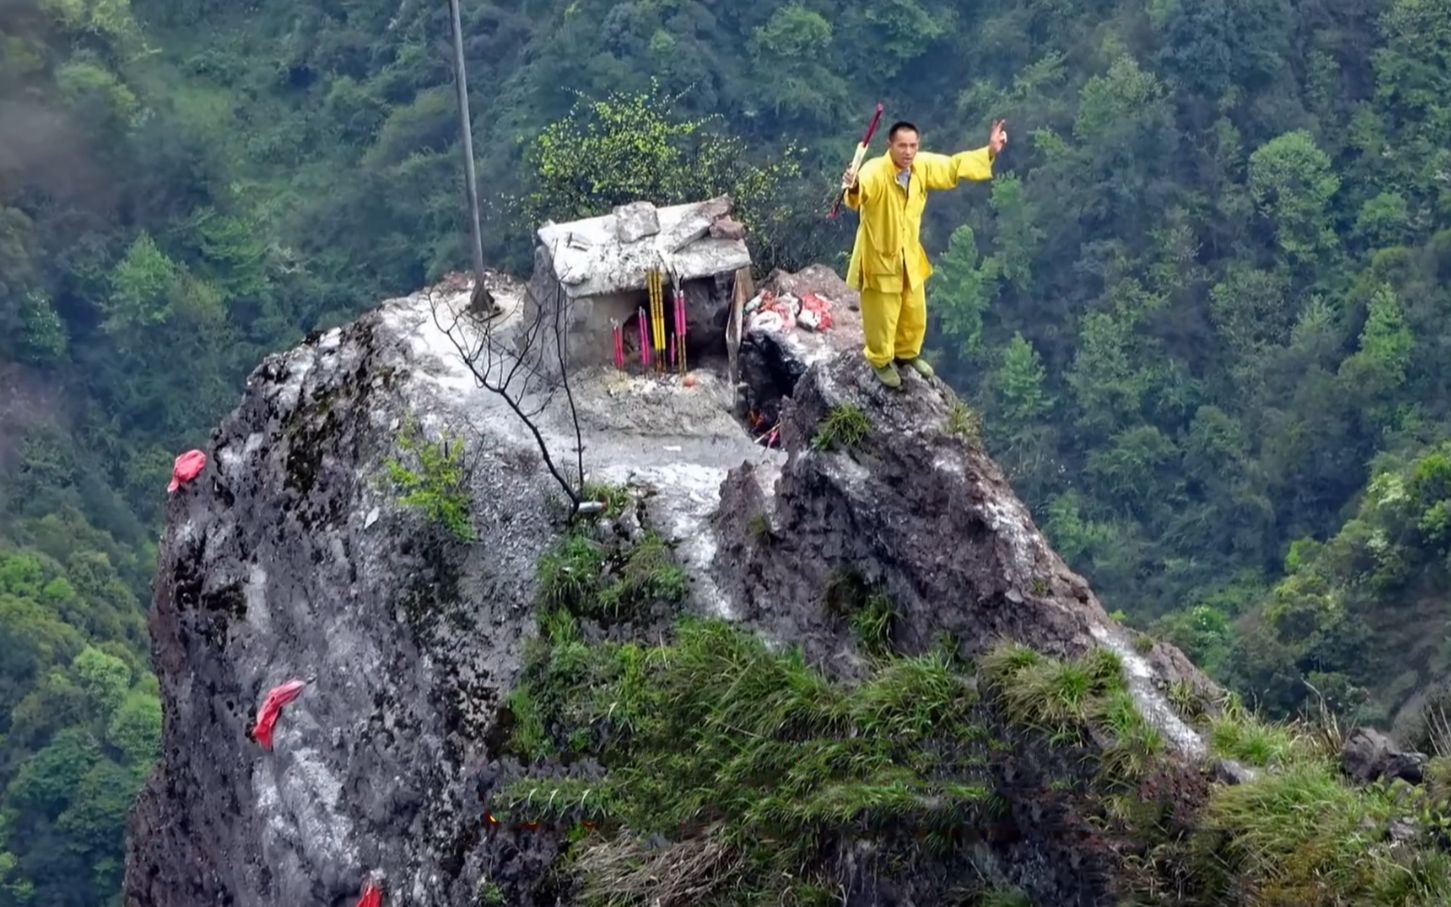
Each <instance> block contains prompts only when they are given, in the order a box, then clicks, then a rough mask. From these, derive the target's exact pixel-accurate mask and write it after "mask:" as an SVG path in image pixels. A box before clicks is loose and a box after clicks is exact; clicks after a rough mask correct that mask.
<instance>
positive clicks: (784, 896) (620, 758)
mask: <svg viewBox="0 0 1451 907" xmlns="http://www.w3.org/2000/svg"><path fill="white" fill-rule="evenodd" d="M550 621H551V626H556V625H557V623H558V619H557V618H550ZM556 629H558V628H557V626H556ZM551 636H552V637H555V638H558V639H561V640H563V642H561V643H558V644H555V645H554V646H553V648H551V649H548V650H540V651H539V652H537V653H536V654H537V656H538V657H537V658H536V659H534V660H533V661H531V663H530V664H529V665H527V666H526V669H525V677H524V688H525V689H528V690H529V691H530V696H531V702H533V703H536V704H538V705H539V706H540V723H541V724H542V725H543V726H544V727H545V728H547V729H548V733H549V734H550V736H551V738H552V740H553V744H554V747H555V748H556V749H560V748H562V747H563V746H564V745H565V742H566V741H568V740H569V739H570V738H571V736H572V735H574V734H577V733H578V732H579V731H580V729H587V730H588V733H589V734H591V735H592V741H593V748H592V752H593V753H594V754H595V755H596V756H597V758H599V760H600V761H601V762H602V763H603V764H604V766H605V768H606V772H605V774H604V775H603V777H600V778H594V779H581V778H567V779H560V778H525V779H522V780H520V781H517V782H515V783H513V784H511V785H510V786H509V787H507V788H506V789H505V790H504V791H503V792H502V793H501V795H500V799H499V806H500V807H501V808H502V809H505V810H507V811H508V812H509V814H510V815H512V816H515V817H517V818H518V819H520V820H523V821H539V820H542V819H548V820H552V821H558V822H561V823H567V822H575V821H579V820H581V819H587V820H589V821H590V822H593V823H597V825H598V833H597V834H594V835H591V836H590V837H589V838H587V839H585V840H583V841H581V842H579V845H578V846H577V849H576V860H575V867H576V869H577V871H578V872H579V873H580V874H581V879H580V882H581V891H582V895H581V903H585V904H645V903H651V902H653V901H654V900H655V899H656V898H662V899H663V900H665V901H669V897H667V896H666V895H669V894H670V893H671V892H676V893H680V892H686V891H688V892H690V893H691V894H690V897H689V898H688V899H686V900H682V901H680V902H681V903H700V904H726V903H732V904H734V903H804V902H810V900H811V898H810V894H811V892H812V891H817V890H820V891H828V890H830V889H831V887H832V886H831V885H830V884H829V882H830V879H829V878H828V876H829V874H830V868H829V867H830V865H831V861H830V860H829V858H828V857H829V854H830V852H831V848H830V846H829V844H830V841H831V840H832V838H833V836H837V837H840V836H844V835H852V836H863V835H867V836H878V837H880V838H881V839H883V840H884V841H891V840H895V838H896V837H897V836H902V837H904V838H906V839H909V840H910V838H911V836H912V835H913V834H914V833H915V832H916V831H917V830H922V829H925V830H926V831H927V832H928V833H929V834H934V835H936V840H937V841H938V842H950V841H951V838H952V835H954V834H956V833H957V832H958V831H959V830H960V829H962V828H963V827H964V825H970V824H971V823H973V822H975V821H977V820H978V819H979V818H980V817H981V816H982V815H983V810H984V809H985V806H986V804H987V802H988V800H989V796H990V791H989V790H988V788H987V787H986V786H985V784H984V783H983V776H982V774H981V769H979V768H977V767H975V763H973V762H972V760H970V759H969V756H970V755H971V753H970V749H971V747H970V746H969V745H967V744H965V743H964V742H963V741H966V740H979V739H980V738H981V735H980V733H975V730H976V729H975V728H974V727H973V725H972V716H973V714H974V709H975V707H976V703H977V700H976V697H975V695H974V692H973V689H972V686H971V685H970V683H969V682H968V681H967V679H966V678H964V677H962V676H961V675H960V674H958V673H957V672H956V671H955V670H954V667H953V664H952V662H951V661H950V660H949V659H948V658H947V657H946V656H944V655H942V654H941V653H933V654H929V655H926V656H922V657H920V658H903V659H894V660H891V661H889V662H886V663H884V664H883V665H882V666H881V667H880V668H879V670H878V671H877V672H876V673H875V674H874V675H873V676H872V677H871V678H869V679H868V680H866V681H865V682H863V683H861V684H860V685H859V686H856V687H847V686H844V685H841V684H837V683H834V682H832V681H830V680H828V679H826V678H825V677H823V676H822V675H820V674H819V673H817V672H816V671H814V670H813V669H811V668H809V667H808V666H807V665H806V663H805V661H804V659H803V658H802V656H801V653H800V652H799V651H794V650H793V651H788V652H784V653H775V652H771V651H769V650H767V649H766V647H765V646H764V645H763V644H762V643H761V642H760V641H758V640H757V639H756V638H755V637H753V636H751V635H749V634H747V633H744V632H742V631H740V630H738V629H736V628H734V627H732V626H730V625H728V624H726V623H724V622H718V621H701V620H694V619H688V620H684V621H683V622H682V623H681V624H680V625H679V627H678V631H677V638H676V640H675V642H674V643H672V644H670V645H658V646H649V647H642V646H638V645H633V644H625V645H622V644H615V643H602V644H598V645H594V646H584V645H582V644H580V643H579V642H578V640H577V639H575V638H574V637H573V636H571V635H570V634H569V633H568V632H554V633H552V634H551ZM581 650H582V651H581ZM561 657H564V658H566V659H569V660H570V661H571V663H570V664H569V665H568V666H567V667H566V668H565V669H563V670H561V669H560V668H559V667H558V666H557V665H556V664H555V662H556V661H557V660H559V659H560V658H561ZM581 668H582V670H581ZM651 835H659V836H663V838H664V840H665V841H666V844H665V845H664V846H663V847H660V846H656V847H652V848H649V849H646V848H643V847H642V846H641V844H640V842H641V841H642V840H644V839H645V838H648V837H650V836H651ZM657 840H658V839H657ZM902 846H903V847H905V848H910V847H913V846H916V843H915V842H910V843H904V844H903V845H902ZM944 846H947V845H944ZM661 851H664V852H666V853H668V854H669V855H670V856H669V858H668V859H666V858H665V857H663V856H662V855H661ZM904 852H905V851H904ZM687 868H689V871H686V869H687ZM823 903H829V901H827V902H823Z"/></svg>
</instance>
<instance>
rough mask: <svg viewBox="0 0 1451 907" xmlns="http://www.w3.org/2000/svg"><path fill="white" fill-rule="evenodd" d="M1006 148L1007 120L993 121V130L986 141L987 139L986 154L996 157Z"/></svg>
mask: <svg viewBox="0 0 1451 907" xmlns="http://www.w3.org/2000/svg"><path fill="white" fill-rule="evenodd" d="M1007 146H1008V121H1007V120H994V121H993V130H992V132H991V133H989V135H988V139H987V147H988V152H989V153H990V154H991V155H992V156H993V157H997V156H998V155H999V154H1002V151H1003V149H1004V148H1006V147H1007Z"/></svg>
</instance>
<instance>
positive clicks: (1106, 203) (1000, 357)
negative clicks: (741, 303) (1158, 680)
mask: <svg viewBox="0 0 1451 907" xmlns="http://www.w3.org/2000/svg"><path fill="white" fill-rule="evenodd" d="M445 17H446V7H445V6H444V5H443V4H439V3H431V2H430V3H425V2H421V0H401V2H387V3H384V2H378V0H310V2H306V3H301V4H298V3H284V2H281V0H251V2H248V3H242V4H236V3H222V2H219V0H180V2H162V0H133V2H130V3H128V0H15V2H9V3H6V4H4V5H3V7H0V379H3V381H4V386H5V387H6V388H7V390H8V391H11V393H10V394H9V397H10V399H9V400H7V401H0V646H3V653H4V657H3V659H0V697H3V699H4V706H5V707H4V708H3V709H0V741H3V742H0V904H3V905H9V904H15V905H26V907H31V905H34V907H40V905H68V904H94V903H104V902H106V899H107V898H109V897H112V893H113V892H114V891H115V890H116V886H115V878H116V863H115V859H116V857H117V855H119V853H120V845H119V842H120V837H121V833H122V831H121V829H122V812H123V809H122V807H120V806H118V804H120V803H122V802H124V800H125V798H126V797H128V796H129V793H130V792H131V791H134V789H135V787H136V785H137V783H138V780H137V779H138V778H139V777H140V775H141V773H142V771H143V769H142V766H144V764H145V763H146V762H147V761H148V759H149V758H150V757H151V754H152V753H154V747H155V734H154V723H155V715H156V711H157V706H156V701H155V694H154V690H153V688H152V687H151V686H150V680H149V678H148V676H147V674H146V670H145V667H146V645H145V639H144V632H143V624H142V603H143V602H144V601H145V598H146V595H147V583H148V580H149V573H150V570H151V565H152V561H153V558H154V545H153V540H154V538H155V530H156V527H157V524H158V521H159V519H160V513H161V507H162V505H163V503H164V497H165V495H164V491H163V489H164V487H165V483H166V476H167V472H168V470H169V467H170V463H171V459H172V457H174V456H175V454H176V453H178V452H179V451H180V450H183V449H185V448H187V447H191V446H203V445H204V442H205V439H206V432H207V431H208V429H209V427H210V426H211V425H212V424H214V422H215V421H216V420H217V419H218V417H219V416H220V415H221V414H222V413H223V412H224V411H225V410H226V409H227V408H228V407H229V406H231V405H232V404H233V403H234V401H235V400H236V399H237V397H238V394H239V392H240V388H241V381H242V379H243V377H244V376H245V375H246V373H247V371H248V370H249V369H250V368H251V367H252V366H253V365H254V364H255V363H256V362H257V361H258V360H259V359H260V358H261V357H262V356H263V355H264V354H266V353H267V352H269V351H272V350H276V349H280V348H283V347H286V346H288V345H290V344H293V343H295V342H296V341H297V340H299V339H300V338H301V337H302V336H303V335H304V334H305V333H306V332H308V331H311V330H314V329H317V328H319V327H325V326H328V325H331V324H334V323H337V322H339V321H341V320H343V319H346V318H348V317H350V316H351V315H353V314H356V313H357V312H359V311H361V310H363V309H365V308H367V307H369V306H371V305H373V304H374V303H375V302H376V301H377V299H378V298H380V297H381V296H383V295H386V294H392V293H401V292H406V291H409V290H412V289H414V288H416V287H418V286H419V285H422V284H423V283H425V282H427V281H429V280H431V279H434V278H436V277H438V276H439V275H441V274H442V273H444V272H446V271H448V270H452V269H455V268H458V267H460V266H462V265H464V264H465V263H466V261H467V256H466V255H465V254H464V253H463V251H462V241H463V238H464V237H465V236H466V235H467V231H466V229H465V228H464V225H463V223H462V213H463V210H464V207H463V205H462V203H461V198H460V195H459V186H460V184H461V167H460V161H459V157H458V151H457V128H456V125H455V120H454V118H453V109H452V103H453V102H452V86H451V83H450V73H449V69H448V60H449V56H448V44H447V42H448V27H447V21H446V18H445ZM464 18H465V26H466V30H467V32H468V35H469V40H468V46H467V56H468V60H469V65H470V67H471V69H470V86H471V89H472V91H473V99H472V101H473V105H474V122H475V127H476V131H477V136H476V137H475V138H476V141H475V148H476V151H477V154H478V157H479V167H480V181H481V185H482V188H483V191H484V194H485V224H484V228H485V237H486V243H487V249H486V254H487V256H488V258H489V259H490V261H491V262H494V263H497V264H499V265H503V266H507V267H510V268H513V269H515V270H523V269H524V268H526V267H527V264H528V255H527V252H528V230H529V225H530V224H531V223H534V222H537V220H538V219H539V218H541V217H546V216H556V217H559V216H570V215H573V214H577V213H580V212H581V211H585V210H591V209H593V208H595V207H596V206H598V205H600V204H607V203H613V202H618V201H624V200H628V199H631V198H634V197H637V196H641V195H644V196H649V197H654V198H656V199H657V200H659V201H672V200H683V199H685V198H688V197H691V196H696V195H699V194H701V193H705V192H715V191H721V190H730V191H732V192H734V193H735V194H736V195H737V196H738V198H739V199H740V201H741V203H742V205H743V207H744V209H745V210H746V211H747V212H748V216H749V217H750V219H751V222H752V225H753V227H754V230H753V235H752V242H753V245H754V249H755V252H756V255H757V260H758V262H759V263H760V264H761V265H762V266H763V267H766V266H770V265H772V264H777V263H781V264H799V263H803V262H806V261H810V260H823V261H827V262H829V263H832V264H836V265H842V264H844V252H845V250H846V249H847V247H848V244H849V241H850V230H851V226H852V224H851V221H850V219H849V218H847V219H843V220H842V221H840V222H837V223H829V222H827V221H825V220H824V219H823V218H822V216H821V215H822V212H823V211H824V210H825V208H826V205H827V203H828V202H829V199H830V193H831V188H832V185H833V184H834V183H835V181H836V175H837V174H839V173H840V168H841V166H842V164H843V163H844V161H845V159H846V157H847V155H848V154H849V152H850V149H851V145H852V143H853V142H854V141H855V140H856V138H857V136H858V134H859V132H860V129H861V128H862V126H863V125H864V120H865V117H866V115H867V114H868V113H869V112H870V110H871V105H872V104H873V103H874V102H876V101H877V100H882V101H884V102H885V103H886V105H887V110H888V116H889V117H891V118H893V119H895V118H905V119H911V120H914V121H916V122H918V123H919V125H920V126H921V127H922V128H923V131H924V135H923V140H924V145H925V146H926V147H928V148H930V149H935V150H957V149H960V148H964V147H976V146H979V145H981V144H982V143H983V142H984V141H985V138H986V134H987V126H988V124H989V123H990V122H991V120H992V119H993V118H995V117H1006V118H1007V119H1008V128H1009V131H1010V134H1011V136H1012V140H1011V144H1010V146H1009V150H1008V152H1007V154H1006V155H1005V156H1004V158H1003V159H1002V161H1001V162H1000V164H999V167H998V175H997V179H996V180H995V181H994V183H993V184H992V185H991V186H972V187H965V188H963V189H961V190H959V191H958V192H956V193H954V194H952V195H944V196H941V197H938V198H936V199H934V201H933V202H932V204H931V206H930V209H929V212H928V223H927V225H926V228H927V229H926V240H927V244H928V247H929V251H930V252H931V253H932V254H933V255H934V256H935V259H936V261H937V263H938V268H939V271H938V277H937V278H936V279H935V280H934V284H933V286H932V287H931V288H930V294H929V295H930V298H929V310H930V312H931V313H932V323H931V329H930V332H929V342H930V344H931V351H930V353H931V355H932V357H933V358H934V359H935V360H936V361H937V363H938V364H939V366H940V368H941V371H942V373H943V375H944V376H945V377H946V378H947V379H948V380H949V381H950V382H952V383H953V384H954V385H955V386H956V387H957V388H958V389H959V390H960V391H962V392H963V393H964V395H965V396H967V397H969V398H970V399H973V400H974V401H976V403H977V405H978V406H979V408H980V409H981V410H982V411H983V414H984V422H983V432H984V436H985V440H986V442H987V444H988V447H989V449H990V450H991V452H992V453H993V455H994V456H995V457H996V458H998V459H999V461H1000V462H1002V463H1003V464H1004V465H1005V467H1006V468H1008V469H1009V470H1010V471H1011V473H1012V475H1013V479H1014V484H1015V487H1016V488H1017V489H1018V491H1019V492H1020V493H1021V494H1022V495H1023V496H1024V497H1025V499H1026V500H1027V501H1028V502H1029V503H1030V505H1031V506H1032V507H1033V510H1034V513H1035V515H1036V517H1037V519H1038V521H1039V522H1040V523H1041V524H1042V525H1043V526H1044V527H1045V528H1046V530H1047V532H1048V534H1049V535H1050V537H1051V539H1052V540H1053V542H1054V544H1055V545H1056V546H1057V547H1058V549H1059V550H1060V552H1061V553H1062V554H1063V555H1064V556H1065V558H1066V559H1067V560H1068V561H1069V563H1071V564H1072V565H1073V566H1074V567H1075V569H1078V570H1080V571H1082V572H1083V573H1085V575H1087V576H1088V577H1089V578H1090V580H1091V581H1092V583H1093V584H1094V588H1095V589H1096V591H1097V592H1098V593H1099V594H1100V596H1101V597H1102V599H1103V600H1104V601H1105V602H1106V603H1107V604H1108V605H1109V606H1110V607H1111V608H1116V609H1120V610H1121V611H1122V612H1123V613H1124V614H1125V615H1126V616H1127V619H1128V620H1129V621H1130V622H1131V623H1134V624H1135V625H1137V626H1139V627H1140V628H1141V629H1144V630H1145V631H1147V632H1151V633H1154V634H1156V635H1160V636H1163V637H1165V638H1167V639H1170V640H1172V641H1174V642H1176V643H1178V644H1180V645H1181V646H1183V647H1184V648H1185V649H1186V651H1188V652H1189V653H1191V655H1193V657H1195V658H1196V659H1198V660H1200V661H1201V662H1202V663H1203V664H1205V665H1206V666H1207V667H1208V668H1209V669H1210V670H1212V671H1213V672H1215V673H1216V674H1217V676H1219V677H1220V678H1221V679H1223V680H1225V681H1227V682H1229V683H1230V684H1232V685H1233V686H1235V687H1236V688H1237V689H1238V690H1239V691H1240V692H1242V693H1243V694H1244V695H1245V696H1246V698H1247V699H1249V700H1250V701H1252V702H1255V703H1258V704H1261V705H1263V706H1264V707H1266V708H1268V709H1269V710H1271V711H1272V712H1274V713H1277V714H1289V713H1291V712H1293V711H1295V710H1297V709H1299V708H1300V707H1302V706H1303V705H1305V704H1307V701H1308V699H1311V698H1314V692H1312V687H1313V690H1315V691H1318V692H1319V693H1320V694H1321V695H1322V696H1323V697H1324V698H1325V700H1326V701H1327V703H1328V704H1329V705H1330V706H1331V707H1332V708H1334V709H1337V710H1340V711H1341V712H1343V713H1344V714H1346V715H1347V716H1349V717H1360V718H1364V719H1372V720H1377V721H1380V722H1382V723H1386V722H1389V721H1391V720H1392V719H1393V718H1394V717H1395V716H1396V713H1397V712H1398V711H1400V710H1402V709H1403V707H1405V706H1407V704H1410V705H1411V706H1414V705H1415V703H1416V702H1417V697H1416V694H1417V693H1418V692H1419V691H1421V690H1423V689H1424V688H1425V687H1426V686H1427V685H1428V684H1429V683H1431V682H1432V681H1434V680H1435V679H1436V678H1437V677H1439V676H1441V675H1443V674H1444V673H1445V668H1446V665H1447V663H1448V661H1451V650H1448V649H1447V648H1446V647H1445V645H1444V642H1443V641H1444V638H1445V632H1446V616H1445V615H1446V613H1447V609H1446V602H1445V594H1444V591H1443V590H1444V588H1445V583H1444V579H1445V578H1446V572H1447V570H1448V567H1451V564H1448V560H1447V553H1448V550H1451V547H1448V546H1451V536H1448V529H1447V522H1448V519H1451V516H1448V514H1451V503H1448V499H1451V484H1448V479H1447V478H1446V476H1445V475H1444V474H1445V473H1446V472H1447V467H1446V458H1447V456H1448V454H1447V451H1446V449H1445V448H1444V446H1443V445H1444V443H1445V442H1446V440H1447V438H1448V437H1451V432H1448V430H1447V429H1448V420H1451V411H1448V408H1451V394H1448V389H1451V388H1448V382H1451V373H1448V372H1447V370H1446V369H1445V368H1444V367H1443V363H1444V361H1445V358H1446V353H1447V350H1448V349H1451V326H1448V325H1451V320H1448V318H1447V317H1446V316H1447V314H1448V312H1451V290H1448V288H1447V285H1448V282H1447V278H1448V276H1451V217H1448V215H1451V178H1448V173H1451V100H1448V98H1451V4H1448V3H1447V2H1445V0H1367V2H1363V3H1356V4H1332V3H1324V2H1306V3H1298V4H1292V3H1290V2H1289V0H1200V2H1188V0H1149V2H1139V0H1130V2H1124V3H1118V4H1107V3H1100V2H1092V0H1086V2H1081V3H1074V4H1070V3H1065V2H1062V0H1028V2H1007V0H985V2H983V3H980V4H975V5H973V6H972V7H971V9H970V10H969V9H968V8H967V7H966V6H965V5H963V4H958V3H952V2H948V0H883V2H876V3H871V4H864V5H847V6H841V5H840V4H836V3H828V2H825V0H795V2H789V3H781V2H740V3H729V4H721V3H706V2H697V0H632V2H606V0H570V2H547V3H546V2H466V3H465V4H464ZM880 147H881V146H880V144H878V148H880ZM46 393H53V394H55V395H57V396H58V399H59V400H60V401H61V404H62V405H60V406H48V405H42V401H44V400H46V399H49V398H48V397H47V396H46ZM22 415H23V416H24V419H23V420H22V419H21V416H22ZM1317 704H1318V702H1317ZM96 791H105V796H99V795H97V796H93V795H92V792H96ZM113 799H114V800H115V802H112V800H113Z"/></svg>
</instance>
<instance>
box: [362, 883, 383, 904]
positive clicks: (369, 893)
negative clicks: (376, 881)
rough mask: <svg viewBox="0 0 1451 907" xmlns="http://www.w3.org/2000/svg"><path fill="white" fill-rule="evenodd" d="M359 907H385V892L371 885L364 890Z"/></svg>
mask: <svg viewBox="0 0 1451 907" xmlns="http://www.w3.org/2000/svg"><path fill="white" fill-rule="evenodd" d="M358 907H383V892H382V891H380V890H378V886H377V885H373V884H371V883H370V884H369V885H368V887H367V888H364V889H363V896H362V897H360V898H358Z"/></svg>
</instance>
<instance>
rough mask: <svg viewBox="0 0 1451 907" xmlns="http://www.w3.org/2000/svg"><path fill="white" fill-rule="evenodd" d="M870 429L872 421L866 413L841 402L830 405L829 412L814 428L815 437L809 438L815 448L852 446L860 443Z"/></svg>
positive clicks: (831, 448) (827, 448) (828, 448)
mask: <svg viewBox="0 0 1451 907" xmlns="http://www.w3.org/2000/svg"><path fill="white" fill-rule="evenodd" d="M871 431H872V423H871V422H870V421H869V420H868V419H867V414H866V413H864V412H862V411H861V409H860V408H859V407H857V406H853V405H852V404H850V403H843V404H842V405H840V406H834V407H832V408H831V412H829V413H827V414H826V418H825V419H823V420H822V422H821V425H820V427H818V428H817V430H816V437H814V438H812V439H811V446H812V447H814V448H816V449H817V450H835V449H837V448H838V447H843V448H853V447H856V446H858V445H859V444H861V442H862V441H863V440H864V439H865V438H866V436H867V435H869V434H871Z"/></svg>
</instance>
